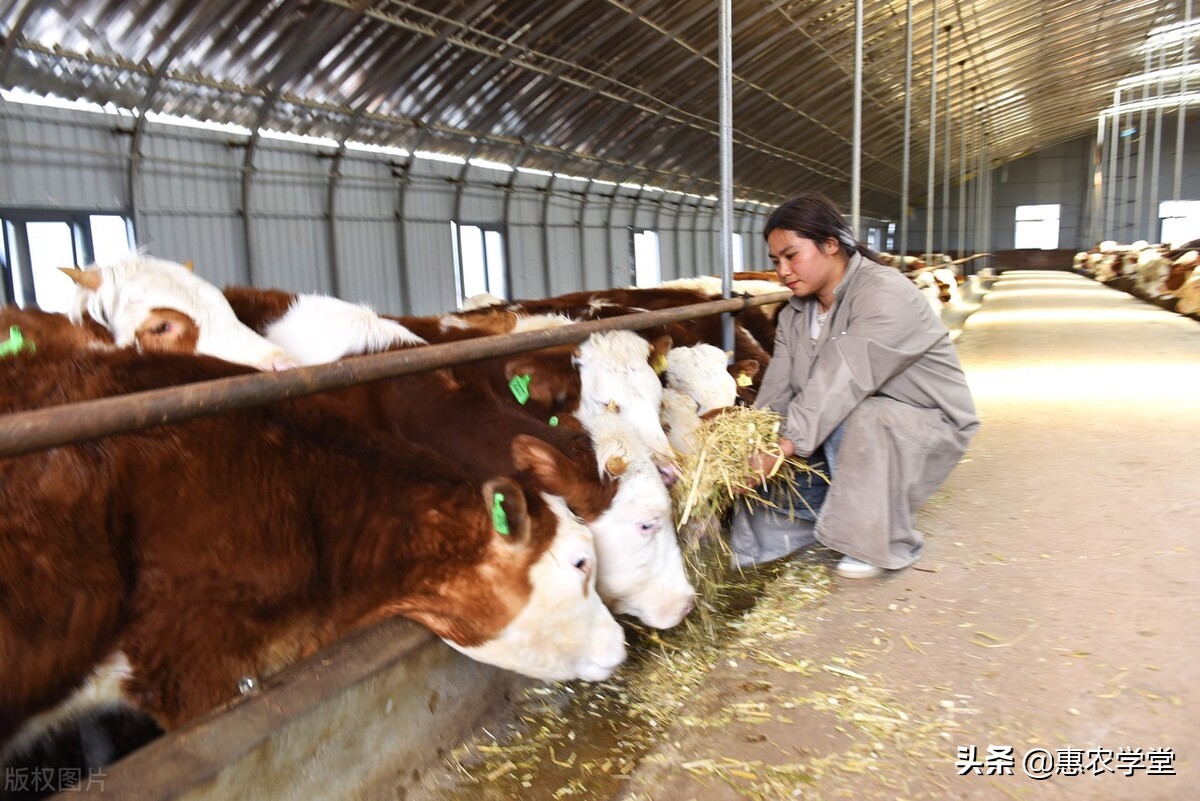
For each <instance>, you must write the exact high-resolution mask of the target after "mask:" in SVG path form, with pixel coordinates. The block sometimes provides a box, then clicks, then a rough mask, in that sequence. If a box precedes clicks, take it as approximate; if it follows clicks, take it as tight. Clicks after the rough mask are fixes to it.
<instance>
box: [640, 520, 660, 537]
mask: <svg viewBox="0 0 1200 801" xmlns="http://www.w3.org/2000/svg"><path fill="white" fill-rule="evenodd" d="M638 528H639V529H641V532H642V533H643V534H653V533H654V532H655V531H658V521H657V520H646V521H643V522H641V523H638Z"/></svg>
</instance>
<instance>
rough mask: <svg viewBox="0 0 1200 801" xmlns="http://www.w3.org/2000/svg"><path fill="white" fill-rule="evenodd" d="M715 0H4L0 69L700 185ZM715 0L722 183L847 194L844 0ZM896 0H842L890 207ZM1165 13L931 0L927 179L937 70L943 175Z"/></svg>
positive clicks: (897, 124) (899, 99)
mask: <svg viewBox="0 0 1200 801" xmlns="http://www.w3.org/2000/svg"><path fill="white" fill-rule="evenodd" d="M718 8H719V5H718V3H717V2H714V1H713V0H647V1H646V2H637V3H632V2H631V3H623V2H617V0H607V1H606V0H556V2H546V1H545V0H543V1H541V2H538V1H537V0H509V2H498V1H497V0H437V2H434V0H416V1H415V2H402V1H401V0H271V2H263V1H262V0H224V1H223V2H222V1H219V0H8V2H2V1H0V23H2V27H0V32H2V33H3V37H4V38H3V51H2V53H0V82H2V83H3V85H5V86H7V87H17V88H21V89H25V90H29V91H33V92H38V93H53V94H56V95H58V96H62V97H67V98H73V99H74V98H78V99H86V100H92V101H95V102H97V103H100V104H104V103H109V102H111V103H114V104H116V105H118V106H122V107H126V108H132V109H138V110H142V111H159V112H164V113H169V114H177V115H185V116H190V117H195V118H199V119H202V120H208V121H214V122H224V123H233V124H237V125H239V126H244V127H247V128H250V129H252V130H254V129H258V128H267V129H275V130H280V131H286V132H291V133H297V134H307V135H312V136H320V137H327V138H332V139H334V140H337V141H344V140H347V139H349V140H353V141H361V142H368V143H375V144H381V145H390V146H394V147H399V148H403V149H405V150H408V151H410V152H412V151H433V152H441V153H445V154H453V155H457V156H464V157H472V158H478V159H486V160H489V161H495V162H502V163H505V164H510V165H515V166H520V167H526V168H532V169H541V170H549V171H553V172H563V173H567V174H571V175H579V176H584V177H589V178H595V179H598V180H606V181H616V182H629V183H646V184H651V185H654V186H658V187H661V188H664V189H674V190H679V191H686V192H693V193H697V194H715V193H716V191H717V189H718V187H719V179H720V178H719V159H718V137H719V128H718V117H719V109H718V79H719V75H718V62H717V58H718V43H717V35H718V31H717V22H718ZM732 8H733V15H732V29H733V59H734V64H733V111H734V166H733V175H734V183H735V185H736V189H735V193H736V196H737V197H739V198H746V199H753V200H759V201H762V202H767V203H773V202H777V201H778V200H780V199H782V198H785V197H787V196H789V195H791V194H793V193H794V192H795V191H797V190H799V189H807V188H816V189H820V190H823V191H825V192H827V193H829V194H830V195H832V196H833V197H834V198H835V199H838V200H840V201H842V202H843V203H846V202H847V200H848V198H849V193H850V190H849V182H850V175H851V152H852V148H851V143H852V138H853V128H852V117H853V103H852V97H853V79H854V66H855V59H854V3H853V2H850V0H799V1H795V0H792V1H779V2H776V1H773V0H733V3H732ZM906 8H907V5H906V2H904V0H890V1H887V0H864V18H865V22H864V57H863V83H864V90H863V133H862V181H863V183H862V210H863V213H864V214H866V215H868V216H876V217H883V218H895V217H896V215H897V213H898V210H899V198H900V194H901V182H902V153H903V146H904V137H903V131H904V97H905V50H906V48H905V31H906ZM933 10H934V5H933V2H932V0H916V2H914V3H913V8H912V14H913V71H912V91H911V95H912V104H911V109H912V120H913V123H912V137H911V143H912V144H911V153H912V155H911V163H910V197H911V198H912V202H914V203H920V202H922V198H923V196H924V194H925V186H926V176H927V169H928V163H929V123H930V108H929V107H930V94H931V92H930V88H931V80H930V78H931V62H932V60H933V58H932V56H933V46H932V45H933V42H932V38H933V37H932V31H933ZM1184 13H1185V12H1184V4H1183V2H1182V0H1180V2H1159V1H1156V0H1059V1H1058V2H1054V1H1053V0H1051V2H1046V0H1004V1H1003V2H999V1H997V0H938V5H937V15H938V20H937V28H938V31H939V34H938V37H937V40H938V41H937V58H938V61H937V65H938V68H937V77H938V87H937V92H938V97H937V113H938V122H937V137H938V140H939V141H938V145H937V149H936V154H935V155H936V158H935V159H934V163H935V165H936V170H937V177H936V181H937V183H938V184H939V185H940V182H941V176H942V171H943V169H944V145H943V137H944V126H945V122H944V117H943V115H944V113H945V108H946V98H947V86H946V83H947V80H948V81H949V91H948V96H949V102H950V119H951V128H952V137H953V138H952V141H951V145H950V148H949V150H950V176H951V180H952V181H957V179H958V176H959V175H960V172H961V171H960V162H962V161H964V160H963V158H962V145H963V144H964V143H965V144H966V145H967V148H968V153H967V156H966V159H965V164H966V169H967V170H968V171H969V170H970V168H971V166H972V165H975V164H977V163H978V156H977V154H978V152H979V150H980V142H981V137H980V131H981V130H982V129H983V128H984V127H985V128H986V131H987V136H988V154H989V155H990V157H991V159H992V161H993V163H1000V162H1004V161H1008V160H1011V159H1014V158H1017V157H1019V156H1021V155H1022V154H1025V153H1029V152H1033V151H1036V150H1039V149H1042V148H1045V147H1047V146H1050V145H1053V144H1056V143H1059V142H1062V141H1065V140H1068V139H1072V138H1075V137H1078V136H1081V135H1085V134H1089V133H1092V134H1094V132H1095V130H1096V119H1097V114H1098V113H1099V111H1100V110H1101V109H1103V108H1105V107H1106V106H1108V105H1110V104H1111V102H1112V92H1113V88H1114V86H1115V85H1116V83H1117V81H1118V80H1119V79H1121V78H1124V77H1127V76H1135V75H1139V74H1141V73H1142V71H1143V69H1144V64H1145V60H1144V48H1145V45H1146V42H1147V40H1148V37H1150V35H1151V33H1152V32H1153V31H1155V30H1156V29H1159V28H1160V27H1161V26H1165V25H1171V24H1176V23H1180V22H1182V21H1183V20H1184ZM947 26H949V28H950V31H949V33H948V34H947V33H946V31H945V28H946V27H947ZM1182 51H1183V48H1182V47H1181V46H1180V45H1178V44H1176V45H1174V46H1173V47H1168V48H1166V49H1164V50H1163V51H1162V53H1163V63H1164V64H1165V65H1166V66H1171V65H1174V64H1177V63H1179V61H1180V60H1181V59H1182V58H1184V57H1185V56H1184V55H1183V52H1182ZM1154 59H1155V64H1154V65H1153V66H1155V67H1157V59H1158V56H1157V55H1155V57H1154ZM1195 61H1200V55H1197V56H1196V57H1194V58H1193V62H1195ZM947 65H949V71H948V72H947ZM1172 91H1174V89H1172Z"/></svg>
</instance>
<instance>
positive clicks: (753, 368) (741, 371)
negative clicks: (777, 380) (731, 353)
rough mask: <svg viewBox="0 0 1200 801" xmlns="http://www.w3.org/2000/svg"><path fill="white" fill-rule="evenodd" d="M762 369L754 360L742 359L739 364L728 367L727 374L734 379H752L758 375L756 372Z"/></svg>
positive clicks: (735, 363)
mask: <svg viewBox="0 0 1200 801" xmlns="http://www.w3.org/2000/svg"><path fill="white" fill-rule="evenodd" d="M761 369H762V365H761V364H759V363H758V361H757V360H756V359H742V360H741V361H740V362H734V363H733V364H731V365H729V374H730V375H732V376H733V377H734V378H739V379H740V378H741V377H742V376H746V378H754V377H755V376H757V375H758V371H759V370H761Z"/></svg>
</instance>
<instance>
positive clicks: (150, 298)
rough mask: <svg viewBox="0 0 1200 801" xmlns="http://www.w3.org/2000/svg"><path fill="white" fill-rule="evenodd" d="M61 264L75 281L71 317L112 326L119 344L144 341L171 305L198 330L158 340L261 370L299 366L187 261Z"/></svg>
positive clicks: (137, 259)
mask: <svg viewBox="0 0 1200 801" xmlns="http://www.w3.org/2000/svg"><path fill="white" fill-rule="evenodd" d="M62 270H63V272H65V273H66V274H67V275H68V276H70V278H71V280H72V281H74V282H75V286H76V291H75V303H74V306H73V307H72V309H71V312H70V316H71V319H72V320H73V321H75V322H79V321H81V320H82V319H83V317H84V315H85V314H87V315H88V316H90V317H91V318H92V319H93V320H95V321H96V322H98V323H100V324H101V325H103V326H105V327H106V328H108V330H109V331H110V332H112V335H113V340H114V341H115V342H116V344H117V346H118V347H127V346H129V345H134V346H141V345H142V344H143V343H142V340H141V339H139V332H143V333H144V332H145V331H146V329H147V326H148V325H149V326H151V327H154V326H155V325H157V324H158V323H156V322H154V316H155V315H156V314H161V313H162V312H163V311H164V310H169V311H174V312H176V313H178V314H180V315H182V316H184V317H186V318H188V319H190V321H191V323H192V324H193V325H194V327H195V329H196V332H197V333H196V335H195V336H194V337H188V336H181V337H178V338H174V339H158V340H157V342H158V343H159V344H164V345H165V344H173V345H182V344H187V345H190V346H191V347H192V348H194V351H195V352H196V353H203V354H207V355H209V356H216V357H217V358H219V359H224V360H225V361H229V362H235V363H238V364H246V365H249V366H251V367H256V368H258V369H260V370H279V369H285V368H288V367H294V366H295V362H294V360H293V359H292V358H291V357H290V356H289V355H288V354H287V353H285V352H284V351H283V350H282V349H281V348H279V347H278V346H276V345H274V344H272V343H270V342H268V341H267V340H266V339H264V338H263V337H261V336H259V335H258V334H256V333H254V332H253V331H251V330H250V329H249V328H247V327H246V326H245V325H242V323H240V322H239V321H238V319H237V317H236V315H234V313H233V309H232V308H230V306H229V301H227V300H226V299H225V296H224V295H222V294H221V291H220V290H219V289H217V288H216V287H215V286H213V285H212V284H210V283H208V282H207V281H205V280H203V279H201V278H199V277H197V276H195V275H193V274H192V271H191V270H190V269H188V268H187V267H186V266H184V265H182V264H177V263H175V262H169V261H163V260H161V259H154V258H150V257H147V256H135V257H131V258H129V259H126V260H124V261H120V262H116V263H114V264H108V265H103V266H101V265H95V266H93V267H89V268H88V269H86V270H78V269H76V268H74V267H64V268H62Z"/></svg>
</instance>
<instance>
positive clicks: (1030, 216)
mask: <svg viewBox="0 0 1200 801" xmlns="http://www.w3.org/2000/svg"><path fill="white" fill-rule="evenodd" d="M1023 209H1024V210H1027V211H1025V214H1026V215H1027V216H1024V217H1023V216H1021V215H1022V210H1023ZM1034 209H1054V215H1053V216H1052V217H1051V216H1047V213H1046V212H1045V211H1040V212H1036V211H1033V210H1034ZM1035 214H1036V215H1037V216H1034V215H1035ZM1052 220H1053V222H1054V243H1053V244H1051V245H1045V244H1037V245H1025V244H1022V243H1021V239H1022V237H1021V231H1022V228H1023V227H1025V228H1028V225H1026V226H1022V225H1021V224H1022V223H1026V224H1030V223H1031V224H1033V225H1042V226H1044V225H1046V224H1047V223H1049V222H1051V221H1052ZM1027 236H1028V235H1027ZM1033 239H1035V240H1037V241H1042V242H1044V241H1048V240H1043V239H1041V237H1033ZM1061 242H1062V204H1061V203H1027V204H1023V205H1020V206H1017V207H1016V209H1015V210H1014V212H1013V250H1057V249H1058V247H1059V245H1060V244H1061Z"/></svg>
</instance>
